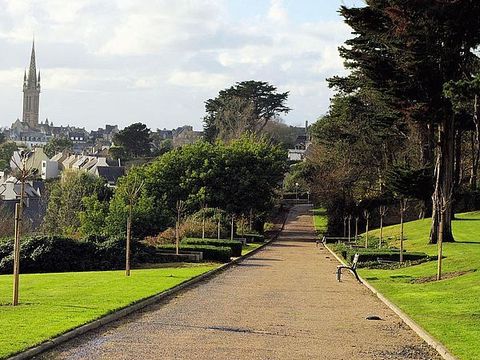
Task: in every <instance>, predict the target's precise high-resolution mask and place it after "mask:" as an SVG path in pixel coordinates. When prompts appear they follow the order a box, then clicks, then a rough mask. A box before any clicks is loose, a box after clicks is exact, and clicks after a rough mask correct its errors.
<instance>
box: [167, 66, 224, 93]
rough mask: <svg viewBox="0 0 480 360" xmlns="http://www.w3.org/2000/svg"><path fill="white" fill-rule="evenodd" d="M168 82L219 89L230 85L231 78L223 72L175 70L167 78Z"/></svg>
mask: <svg viewBox="0 0 480 360" xmlns="http://www.w3.org/2000/svg"><path fill="white" fill-rule="evenodd" d="M168 82H169V83H170V84H172V85H177V86H184V87H198V88H205V89H212V90H217V89H218V90H220V89H222V88H225V87H227V86H228V85H231V83H232V78H231V77H229V76H227V75H223V74H213V73H206V72H200V71H191V72H186V71H175V72H173V73H172V75H171V76H170V77H169V78H168Z"/></svg>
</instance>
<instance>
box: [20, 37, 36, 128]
mask: <svg viewBox="0 0 480 360" xmlns="http://www.w3.org/2000/svg"><path fill="white" fill-rule="evenodd" d="M27 74H28V77H26V76H25V75H27ZM25 77H26V81H25ZM23 78H24V83H23V84H24V85H23V122H24V123H26V124H28V126H29V127H30V128H31V129H35V128H36V127H37V126H38V112H39V103H40V73H38V77H37V63H36V59H35V39H34V40H33V42H32V53H31V55H30V67H29V69H28V72H27V71H26V74H24V77H23Z"/></svg>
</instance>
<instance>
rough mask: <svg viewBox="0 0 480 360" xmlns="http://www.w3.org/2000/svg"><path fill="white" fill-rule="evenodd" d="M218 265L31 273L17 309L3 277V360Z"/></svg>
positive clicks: (0, 349)
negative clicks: (128, 274)
mask: <svg viewBox="0 0 480 360" xmlns="http://www.w3.org/2000/svg"><path fill="white" fill-rule="evenodd" d="M217 266H218V264H195V265H194V264H192V265H188V266H182V265H180V264H179V266H177V267H169V268H158V269H142V270H133V271H132V275H131V276H130V277H128V278H127V277H126V276H125V275H124V272H123V271H102V272H75V273H59V274H27V275H22V276H21V278H20V302H21V304H20V305H19V306H18V307H12V306H10V305H8V304H9V303H10V301H11V294H12V276H10V275H2V276H0V358H5V357H7V356H8V355H11V354H13V353H16V352H18V351H21V350H25V349H27V348H29V347H32V346H34V345H36V344H39V343H41V342H43V341H45V340H47V339H50V338H52V337H54V336H56V335H59V334H61V333H64V332H66V331H68V330H70V329H73V328H75V327H78V326H80V325H82V324H85V323H87V322H90V321H92V320H94V319H97V318H99V317H101V316H103V315H106V314H108V313H111V312H113V311H114V310H117V309H120V308H123V307H125V306H127V305H129V304H131V303H134V302H136V301H138V300H140V299H143V298H146V297H149V296H152V295H154V294H157V293H159V292H162V291H165V290H167V289H169V288H171V287H173V286H175V285H178V284H180V283H182V282H184V281H186V280H188V279H190V278H192V277H194V276H197V275H199V274H202V273H204V272H206V271H208V270H211V269H213V268H215V267H217Z"/></svg>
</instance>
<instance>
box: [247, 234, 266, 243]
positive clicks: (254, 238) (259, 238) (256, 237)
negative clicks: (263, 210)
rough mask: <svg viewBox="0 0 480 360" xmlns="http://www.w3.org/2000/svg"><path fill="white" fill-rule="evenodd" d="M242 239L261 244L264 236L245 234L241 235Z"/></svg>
mask: <svg viewBox="0 0 480 360" xmlns="http://www.w3.org/2000/svg"><path fill="white" fill-rule="evenodd" d="M242 237H243V238H245V239H247V242H254V243H256V242H259V243H263V242H264V241H265V236H263V235H260V234H245V235H242Z"/></svg>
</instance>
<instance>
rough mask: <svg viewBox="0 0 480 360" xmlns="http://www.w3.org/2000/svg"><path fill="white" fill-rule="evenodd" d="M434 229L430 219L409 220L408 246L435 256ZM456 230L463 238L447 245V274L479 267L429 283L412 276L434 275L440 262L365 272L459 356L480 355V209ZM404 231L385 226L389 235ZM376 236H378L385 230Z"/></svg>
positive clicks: (464, 218) (460, 217) (458, 223)
mask: <svg viewBox="0 0 480 360" xmlns="http://www.w3.org/2000/svg"><path fill="white" fill-rule="evenodd" d="M429 229H430V219H425V220H418V221H412V222H409V223H406V224H405V234H406V237H407V239H406V241H405V248H406V250H407V251H420V252H425V253H427V254H429V255H435V254H436V253H437V247H436V245H428V234H429ZM453 232H454V237H455V239H456V241H457V242H455V243H447V244H444V256H445V259H444V261H443V273H444V274H445V273H450V272H457V271H472V270H473V272H468V273H466V274H464V275H461V276H456V277H453V278H449V279H445V280H441V281H432V282H426V283H413V282H412V281H413V280H415V279H419V278H424V277H429V276H434V275H435V274H436V270H437V262H436V261H431V262H427V263H424V264H421V265H416V266H412V267H407V268H401V269H396V270H373V269H361V270H360V271H359V272H360V274H361V275H362V277H364V278H365V279H366V280H367V281H369V282H370V283H371V284H372V285H373V286H375V288H377V289H378V290H379V291H380V292H381V293H383V294H384V295H385V296H387V297H388V298H389V299H390V300H392V301H393V302H394V303H395V304H396V305H397V306H399V307H400V308H401V309H402V310H403V311H404V312H406V313H407V314H408V315H409V316H410V317H412V318H413V319H414V320H415V321H416V322H418V323H419V324H420V325H421V326H422V327H423V328H424V329H425V330H427V331H428V332H429V333H430V334H432V335H433V336H434V337H435V338H436V339H438V340H439V341H441V342H442V343H443V344H444V345H445V346H446V347H447V348H448V349H449V350H450V351H451V352H452V353H453V354H454V355H455V356H457V357H458V358H459V359H463V360H470V359H471V360H473V359H480V346H478V345H479V341H480V340H479V339H480V271H477V270H478V269H479V266H480V212H473V213H466V214H459V215H457V220H454V222H453ZM398 234H399V226H398V225H395V226H389V227H386V228H384V236H385V237H391V238H392V239H396V238H398ZM370 235H371V236H377V237H378V236H379V231H378V230H375V231H372V232H371V233H370ZM389 245H391V246H397V247H398V246H399V244H398V241H397V240H390V242H389Z"/></svg>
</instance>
